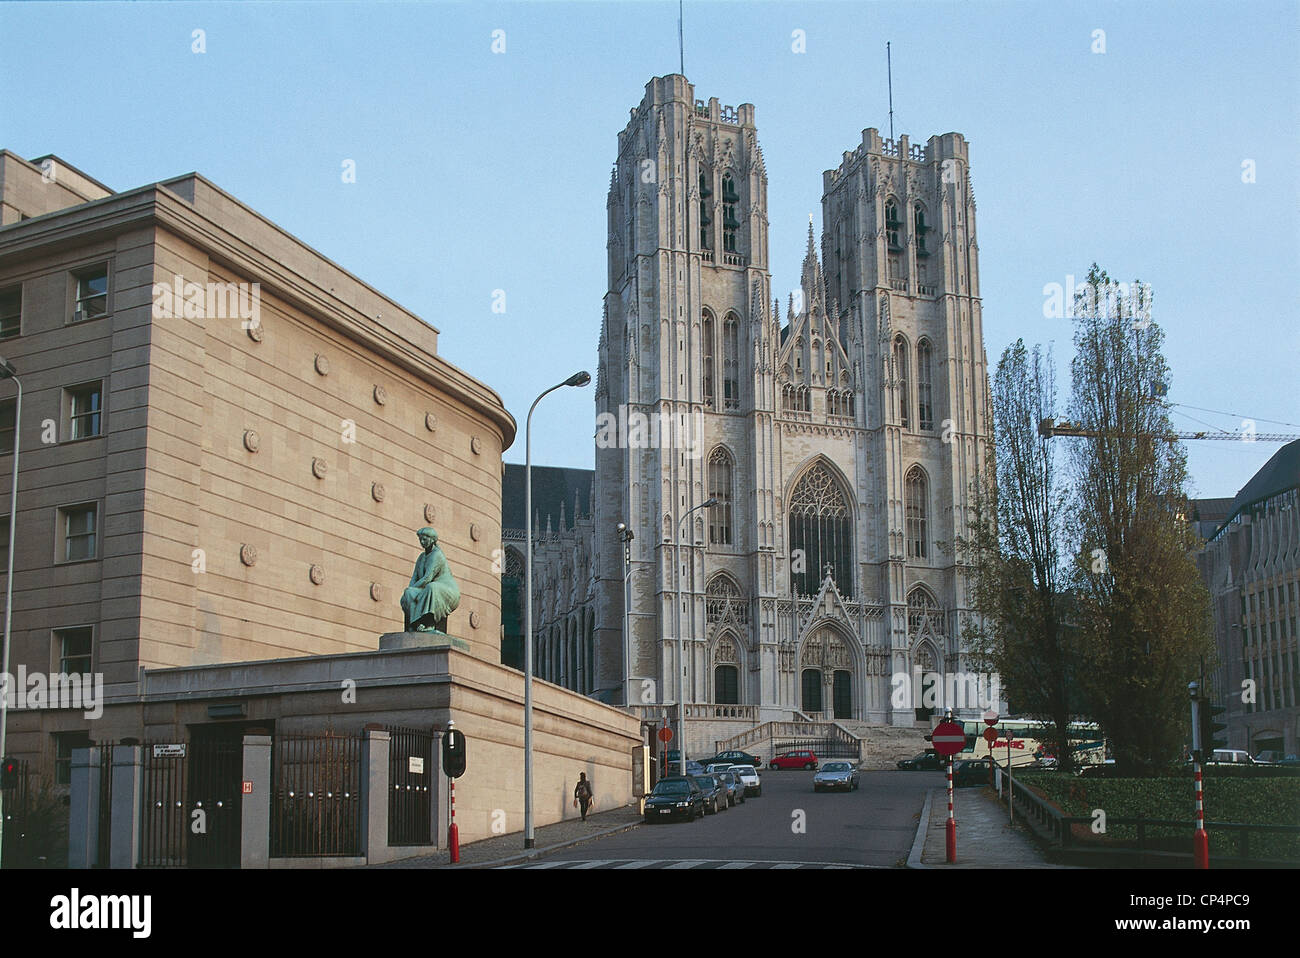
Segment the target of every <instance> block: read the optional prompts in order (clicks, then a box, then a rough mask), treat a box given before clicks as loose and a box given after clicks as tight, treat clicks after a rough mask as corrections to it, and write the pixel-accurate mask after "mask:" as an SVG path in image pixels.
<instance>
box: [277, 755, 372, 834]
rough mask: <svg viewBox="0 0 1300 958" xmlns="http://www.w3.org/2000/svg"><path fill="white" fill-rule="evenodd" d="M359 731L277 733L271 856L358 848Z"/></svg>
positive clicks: (359, 792) (359, 830)
mask: <svg viewBox="0 0 1300 958" xmlns="http://www.w3.org/2000/svg"><path fill="white" fill-rule="evenodd" d="M361 741H362V740H361V737H360V736H359V735H334V734H331V733H326V734H323V735H277V736H276V737H275V741H274V743H273V746H272V752H271V781H272V786H271V857H272V858H285V857H296V856H343V857H356V856H359V855H361V854H362V853H363V852H362V839H361Z"/></svg>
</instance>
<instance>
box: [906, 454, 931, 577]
mask: <svg viewBox="0 0 1300 958" xmlns="http://www.w3.org/2000/svg"><path fill="white" fill-rule="evenodd" d="M926 485H927V484H926V480H925V473H924V472H923V471H922V470H921V467H920V466H913V467H912V468H911V469H910V470H908V473H907V480H906V483H905V486H906V488H905V491H904V503H903V513H904V515H905V517H906V520H907V557H908V558H909V559H924V558H925V557H926V555H927V553H928V549H927V546H926V528H925V525H926V512H927V510H926V501H927V499H926V496H927V491H926Z"/></svg>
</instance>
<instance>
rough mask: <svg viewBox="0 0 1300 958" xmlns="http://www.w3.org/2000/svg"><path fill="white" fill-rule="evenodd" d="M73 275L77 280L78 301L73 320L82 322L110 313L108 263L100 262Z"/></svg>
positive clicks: (73, 312) (74, 308)
mask: <svg viewBox="0 0 1300 958" xmlns="http://www.w3.org/2000/svg"><path fill="white" fill-rule="evenodd" d="M73 275H74V276H75V277H76V280H77V301H76V305H75V306H74V307H73V310H72V321H73V322H74V323H81V322H85V321H87V320H91V319H99V317H101V316H106V315H108V264H107V263H100V264H99V265H98V266H92V267H90V268H89V269H84V270H82V271H81V272H79V273H75V274H73Z"/></svg>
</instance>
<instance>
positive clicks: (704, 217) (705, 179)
mask: <svg viewBox="0 0 1300 958" xmlns="http://www.w3.org/2000/svg"><path fill="white" fill-rule="evenodd" d="M712 197H713V190H711V189H709V174H708V171H706V170H701V171H700V249H702V250H704V249H713V243H712V242H710V239H709V238H710V236H712V230H710V228H709V227H711V226H712V225H713V217H712V216H711V215H710V214H709V206H710V204H709V200H710V199H711V198H712Z"/></svg>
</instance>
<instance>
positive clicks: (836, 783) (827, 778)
mask: <svg viewBox="0 0 1300 958" xmlns="http://www.w3.org/2000/svg"><path fill="white" fill-rule="evenodd" d="M857 787H858V770H857V769H856V768H855V767H854V766H853V763H852V762H822V767H821V770H820V771H818V772H817V774H816V775H814V776H813V791H814V792H820V791H822V790H823V789H826V790H830V789H836V788H842V789H844V791H846V792H851V791H853V790H854V789H856V788H857Z"/></svg>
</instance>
